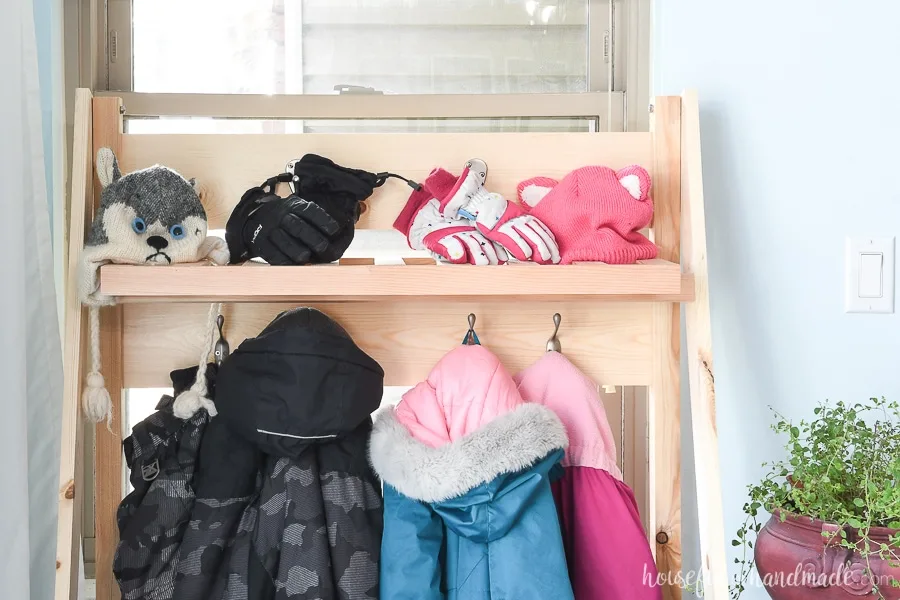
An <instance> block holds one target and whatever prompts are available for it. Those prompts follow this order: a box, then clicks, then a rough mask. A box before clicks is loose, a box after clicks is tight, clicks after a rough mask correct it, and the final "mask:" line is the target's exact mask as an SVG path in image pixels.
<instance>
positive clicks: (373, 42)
mask: <svg viewBox="0 0 900 600" xmlns="http://www.w3.org/2000/svg"><path fill="white" fill-rule="evenodd" d="M648 6H649V0H459V1H458V2H452V3H450V2H446V1H445V0H260V1H259V2H246V1H245V0H187V1H186V0H109V2H108V9H107V15H106V25H107V27H106V29H107V34H108V43H107V44H106V47H107V51H108V62H107V65H108V74H107V81H108V87H109V89H110V90H116V91H122V92H136V93H139V94H142V95H144V98H143V99H142V101H141V102H142V104H143V105H145V106H151V107H153V106H154V103H153V102H152V101H151V99H152V97H153V96H154V95H156V94H168V95H171V94H177V95H179V96H178V97H172V96H169V97H167V98H165V100H160V101H161V102H165V105H164V106H163V105H159V106H160V108H158V109H157V108H150V109H149V110H148V111H146V112H145V114H143V115H141V116H145V117H146V116H150V117H153V118H154V120H155V118H156V117H158V116H164V117H179V118H180V120H181V121H182V123H180V124H179V123H176V122H167V123H143V124H139V123H135V124H134V129H133V130H131V131H133V132H139V131H140V132H148V133H149V132H154V131H167V132H171V131H181V129H178V128H179V127H182V126H183V127H185V130H186V131H192V130H198V129H199V130H203V131H210V130H211V131H247V130H249V131H254V132H264V131H268V130H272V131H274V132H297V131H299V132H304V131H358V130H360V129H363V130H380V131H384V130H386V129H387V130H401V131H409V130H415V131H422V130H426V131H454V130H457V129H466V130H470V131H471V130H481V131H486V130H487V131H490V130H495V131H496V130H527V131H539V130H556V131H559V130H566V131H571V130H579V129H584V130H596V129H608V128H609V129H613V130H623V129H625V128H626V110H625V107H626V104H631V105H634V106H637V107H641V106H643V107H646V105H647V103H648V101H649V98H647V97H642V96H646V90H647V89H648V88H649V74H648V69H647V67H646V66H645V63H646V62H647V54H648V52H647V50H648V49H649V42H648V41H647V40H649V23H648V22H647V19H646V18H642V16H643V15H646V14H647V13H648ZM591 93H600V94H602V95H598V96H597V101H596V102H593V105H592V108H591V109H590V110H591V112H589V113H587V114H584V113H583V112H582V111H581V109H580V108H577V106H578V105H579V102H581V103H583V102H584V98H582V99H580V100H579V99H577V97H578V96H584V95H588V94H591ZM184 94H187V95H192V94H208V95H210V98H209V100H208V103H209V107H208V108H207V109H206V110H207V111H217V112H218V113H226V112H229V113H230V112H233V109H232V108H230V107H234V106H238V105H235V104H227V105H225V104H221V103H222V102H223V101H222V100H221V97H222V95H265V96H272V97H275V98H276V99H277V98H278V97H281V96H284V95H291V96H294V95H313V96H321V95H353V96H354V97H355V99H356V100H359V101H360V102H362V101H363V99H361V98H359V96H358V95H359V94H366V95H369V96H378V97H381V99H380V100H379V102H382V103H385V100H384V99H383V98H384V97H389V98H390V97H394V96H396V98H393V99H390V100H387V101H386V102H387V103H390V102H396V103H397V105H398V106H404V105H406V106H409V111H408V112H409V113H410V114H408V115H406V116H407V117H409V118H410V119H424V120H425V122H418V123H417V124H415V125H414V124H412V123H411V122H410V121H408V120H406V119H397V118H394V120H393V121H392V122H382V123H380V124H379V123H375V122H367V123H365V124H362V123H353V122H352V121H351V120H349V119H348V120H335V119H329V118H328V117H329V116H330V115H328V114H327V112H328V111H327V110H320V111H318V112H319V114H317V115H316V118H313V117H312V116H311V115H309V114H302V115H297V116H302V117H304V120H303V121H299V120H295V121H294V122H293V123H284V124H283V125H284V127H282V126H275V127H274V128H272V127H271V126H270V125H267V124H266V123H265V119H263V118H261V119H259V120H254V121H253V122H251V123H244V124H241V125H236V124H233V123H232V124H222V123H219V122H213V123H209V122H205V123H194V124H191V123H185V122H184V121H187V120H189V119H190V120H194V119H198V118H200V119H206V120H209V119H211V118H214V119H216V120H217V121H218V120H221V119H223V118H229V117H244V118H246V117H248V116H255V115H246V114H215V115H213V114H185V113H187V112H189V111H188V109H187V108H179V104H180V103H181V101H182V100H183V96H181V95H184ZM420 95H429V96H448V95H458V96H461V97H462V98H461V99H459V101H458V102H459V107H458V108H457V110H458V112H459V114H458V115H457V114H451V115H441V116H449V117H457V116H458V117H460V118H468V117H476V116H478V117H491V119H489V120H485V119H483V118H482V119H480V120H479V121H478V122H474V121H473V122H470V123H468V124H465V123H446V122H440V121H436V120H435V119H434V118H431V119H426V118H425V117H420V116H418V115H417V114H416V113H417V109H418V108H419V107H418V103H417V102H416V101H412V102H411V101H410V96H420ZM488 95H508V96H509V98H510V99H509V105H510V110H511V111H512V113H511V115H509V116H516V117H519V118H517V119H510V118H508V116H506V115H501V114H497V113H496V111H491V113H490V114H485V113H483V112H481V114H479V113H480V111H479V110H478V108H477V107H478V106H479V101H478V97H479V96H488ZM518 96H537V97H541V98H543V97H545V96H546V100H545V104H547V105H548V106H550V105H551V104H552V105H553V107H554V108H553V110H554V111H555V112H564V113H566V112H567V113H568V114H565V115H562V116H556V115H554V118H553V119H552V120H549V119H547V118H542V117H546V114H542V113H546V111H543V110H540V109H538V110H537V112H534V113H533V114H519V111H517V109H516V105H517V104H518V102H520V101H521V100H520V99H518V98H517V97H518ZM126 100H128V97H127V96H126ZM570 103H571V105H572V107H573V108H572V110H567V108H566V107H567V106H568V105H569V104H570ZM130 104H131V102H126V106H127V107H128V108H130ZM216 106H221V108H220V109H216V108H215V107H216ZM293 106H295V107H296V109H297V110H298V111H299V112H305V110H304V108H303V107H304V106H310V105H305V104H303V101H302V100H297V101H295V102H293ZM532 106H533V104H532ZM538 106H540V100H539V101H538ZM392 112H395V111H392ZM643 113H646V110H640V111H634V112H633V114H632V115H630V116H629V117H628V124H627V127H628V128H630V129H635V128H644V127H645V125H644V122H645V121H646V120H647V119H646V114H643ZM259 116H260V117H263V116H268V115H259ZM505 117H506V118H505ZM567 117H568V118H567ZM317 119H318V120H319V122H314V121H316V120H317ZM267 127H269V129H267Z"/></svg>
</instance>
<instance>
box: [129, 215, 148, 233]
mask: <svg viewBox="0 0 900 600" xmlns="http://www.w3.org/2000/svg"><path fill="white" fill-rule="evenodd" d="M131 228H132V229H134V232H135V233H144V232H145V231H147V224H146V223H144V220H143V219H142V218H140V217H135V218H134V221H132V222H131Z"/></svg>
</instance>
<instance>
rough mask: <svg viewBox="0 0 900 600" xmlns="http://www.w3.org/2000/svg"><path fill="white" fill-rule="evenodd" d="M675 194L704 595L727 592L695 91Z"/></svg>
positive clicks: (685, 109) (685, 108) (687, 97)
mask: <svg viewBox="0 0 900 600" xmlns="http://www.w3.org/2000/svg"><path fill="white" fill-rule="evenodd" d="M681 109H682V113H681V114H682V123H681V127H682V134H681V161H682V162H681V173H682V176H681V197H682V215H683V219H682V221H683V223H684V232H683V233H684V235H683V238H682V239H683V241H682V248H683V251H684V259H685V262H684V271H685V272H686V273H691V274H692V275H693V276H694V294H695V296H694V301H693V302H691V303H688V304H686V305H685V309H684V311H685V326H686V328H687V331H686V336H687V362H688V379H689V380H690V385H691V432H692V438H693V440H694V467H695V469H696V471H697V510H698V512H699V513H700V568H701V574H702V577H703V585H704V591H705V597H706V598H712V599H713V600H723V599H724V598H727V597H728V568H727V564H726V560H725V529H724V522H723V521H724V519H723V516H722V483H721V475H720V470H719V468H720V467H719V434H718V430H717V427H716V391H715V376H714V371H713V359H712V331H711V325H710V314H709V273H708V271H707V264H706V218H705V216H704V207H703V169H702V167H701V160H700V108H699V105H698V102H697V95H696V93H694V92H686V93H685V94H684V95H683V99H682V107H681Z"/></svg>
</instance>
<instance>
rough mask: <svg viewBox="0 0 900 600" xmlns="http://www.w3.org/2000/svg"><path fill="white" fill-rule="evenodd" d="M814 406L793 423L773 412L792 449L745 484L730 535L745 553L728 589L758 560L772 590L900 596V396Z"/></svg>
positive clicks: (797, 594)
mask: <svg viewBox="0 0 900 600" xmlns="http://www.w3.org/2000/svg"><path fill="white" fill-rule="evenodd" d="M773 412H774V411H773ZM813 413H814V418H813V419H811V420H810V421H809V422H807V421H806V420H801V421H800V422H799V423H797V424H793V423H791V422H790V421H789V420H787V419H785V418H783V417H782V416H781V415H779V414H778V413H777V412H776V413H775V415H776V417H777V419H778V420H777V422H776V423H775V424H774V425H772V429H773V430H774V431H776V432H777V433H779V434H781V435H783V436H786V438H787V442H786V444H785V450H786V451H787V453H786V454H787V455H786V458H785V459H783V460H779V461H776V462H774V463H764V464H763V466H764V467H769V473H768V474H767V475H766V476H765V477H764V478H763V480H762V481H760V482H759V483H757V484H755V485H750V486H749V488H748V489H749V496H750V500H749V502H747V503H746V504H745V505H744V512H745V513H746V520H745V522H744V524H743V526H742V527H741V528H740V529H738V531H737V537H736V538H735V539H734V540H732V545H734V546H742V547H743V551H744V553H743V557H741V558H736V559H735V562H736V563H738V564H739V565H740V569H739V573H738V574H737V575H736V576H735V578H734V581H733V582H732V585H731V586H730V592H731V597H732V598H734V599H736V598H740V596H741V593H742V592H743V591H744V590H745V588H746V587H747V586H748V585H749V579H750V576H751V574H752V572H753V567H754V565H755V566H756V570H757V571H758V574H759V576H760V578H761V582H762V584H763V585H764V586H765V588H766V591H767V592H768V593H769V595H770V596H771V597H772V598H774V599H775V600H802V599H806V598H810V599H813V600H826V599H829V600H830V599H835V600H837V599H852V598H860V597H870V598H880V599H883V600H898V599H900V485H898V484H900V404H898V403H897V402H896V401H892V402H888V401H887V400H885V399H884V398H870V399H869V400H868V401H867V402H863V403H857V404H853V405H850V404H845V403H843V402H837V403H836V404H834V405H833V406H831V405H829V404H828V403H824V404H820V405H819V406H818V407H817V408H815V409H814V411H813ZM762 511H766V512H767V513H768V514H769V515H770V517H769V519H768V520H767V522H766V524H765V526H762V524H761V521H760V520H759V519H760V518H761V514H762ZM751 538H756V544H755V546H754V541H753V539H751ZM751 553H752V556H751Z"/></svg>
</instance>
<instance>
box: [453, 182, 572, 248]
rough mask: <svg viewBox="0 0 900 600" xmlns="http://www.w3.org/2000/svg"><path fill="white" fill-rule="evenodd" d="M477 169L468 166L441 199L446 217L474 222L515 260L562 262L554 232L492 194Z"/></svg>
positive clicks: (516, 205) (517, 207)
mask: <svg viewBox="0 0 900 600" xmlns="http://www.w3.org/2000/svg"><path fill="white" fill-rule="evenodd" d="M479 175H480V174H479V173H477V172H475V170H473V169H470V168H469V167H466V168H465V169H464V170H463V172H462V174H461V175H460V176H459V178H458V179H457V181H456V184H455V185H454V186H453V187H452V188H451V189H450V191H449V192H448V193H446V194H442V195H440V196H439V198H441V202H440V211H441V214H442V215H443V216H444V217H445V218H451V219H459V218H463V219H471V220H472V221H474V222H475V225H476V226H477V228H478V231H480V232H481V233H482V234H484V237H486V238H487V239H489V240H491V241H493V242H496V243H497V244H499V245H500V246H502V247H503V248H504V249H505V250H506V251H507V252H508V253H509V254H510V255H511V256H513V257H515V259H516V260H519V261H526V260H531V261H534V262H536V263H541V264H550V263H553V264H555V263H558V262H559V260H560V259H559V248H558V246H557V244H556V238H555V237H554V236H553V232H551V231H550V229H548V228H547V226H546V225H544V224H543V223H542V222H541V221H540V220H538V219H537V218H536V217H534V216H532V215H530V214H528V213H526V212H525V211H524V210H523V209H522V207H520V206H519V205H518V204H516V203H515V202H508V201H507V200H506V198H504V197H503V196H501V195H500V194H497V193H494V192H489V191H487V190H486V189H485V187H484V180H483V179H482V178H481V177H480V176H479Z"/></svg>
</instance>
